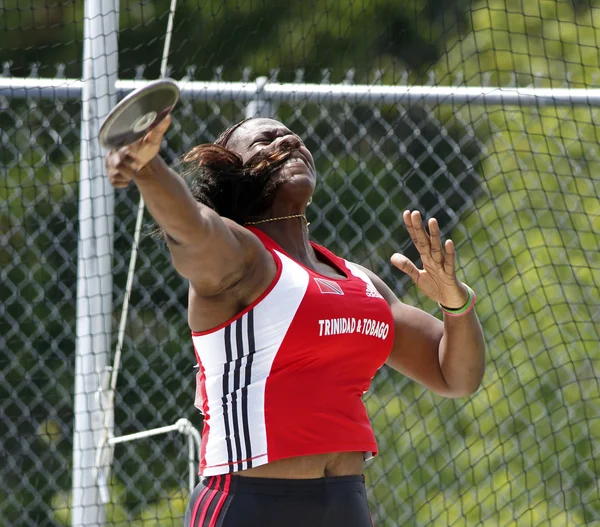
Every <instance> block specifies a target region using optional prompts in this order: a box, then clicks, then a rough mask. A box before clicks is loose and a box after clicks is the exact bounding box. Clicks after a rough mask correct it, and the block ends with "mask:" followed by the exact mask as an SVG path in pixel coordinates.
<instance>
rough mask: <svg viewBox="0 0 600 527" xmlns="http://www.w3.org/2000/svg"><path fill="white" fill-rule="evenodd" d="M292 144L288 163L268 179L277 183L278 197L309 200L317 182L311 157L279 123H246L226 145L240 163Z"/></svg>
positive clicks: (299, 141)
mask: <svg viewBox="0 0 600 527" xmlns="http://www.w3.org/2000/svg"><path fill="white" fill-rule="evenodd" d="M290 141H293V142H296V143H297V145H298V146H297V148H295V149H294V150H293V151H292V153H291V154H290V157H289V159H288V160H287V161H286V162H285V163H284V164H283V165H282V166H280V167H279V168H277V169H276V170H274V171H273V174H272V177H273V178H275V179H277V180H280V181H281V190H280V191H279V192H278V193H279V194H284V195H286V194H287V195H289V196H290V197H292V196H295V197H300V196H302V195H304V194H306V199H307V200H308V198H310V196H312V194H313V192H314V189H315V184H316V180H317V176H316V170H315V162H314V160H313V157H312V154H311V153H310V151H309V150H308V148H306V146H304V143H303V142H302V140H301V139H300V138H299V137H298V136H297V135H296V134H294V133H292V132H291V131H290V130H289V129H288V128H286V127H285V126H284V125H283V124H281V123H280V122H279V121H275V120H273V119H263V118H257V119H250V120H248V121H246V122H245V123H243V124H242V125H240V126H239V128H237V129H236V130H235V131H234V133H233V134H232V135H231V137H230V138H229V141H228V142H227V148H229V149H231V150H233V151H234V152H237V153H238V154H239V155H240V156H241V157H242V159H243V161H244V163H246V162H248V160H249V159H251V158H252V157H254V156H255V155H257V154H259V153H261V152H263V151H273V150H277V149H278V148H280V147H281V146H282V145H283V144H285V143H286V142H290Z"/></svg>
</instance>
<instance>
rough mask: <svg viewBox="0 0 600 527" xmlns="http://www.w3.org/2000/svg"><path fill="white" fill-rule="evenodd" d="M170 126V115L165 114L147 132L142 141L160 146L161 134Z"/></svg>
mask: <svg viewBox="0 0 600 527" xmlns="http://www.w3.org/2000/svg"><path fill="white" fill-rule="evenodd" d="M169 126H171V116H170V115H167V116H166V117H165V118H164V119H163V120H162V121H161V122H160V123H158V124H157V125H156V126H155V127H154V128H153V129H152V130H150V132H148V133H147V134H146V135H145V137H144V139H142V141H143V142H144V143H149V144H151V145H155V146H160V143H161V141H162V138H163V135H165V132H166V131H167V130H168V129H169Z"/></svg>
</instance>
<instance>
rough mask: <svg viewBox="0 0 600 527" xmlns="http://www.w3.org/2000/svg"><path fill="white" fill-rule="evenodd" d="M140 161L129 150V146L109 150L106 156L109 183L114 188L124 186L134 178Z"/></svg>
mask: <svg viewBox="0 0 600 527" xmlns="http://www.w3.org/2000/svg"><path fill="white" fill-rule="evenodd" d="M139 168H140V163H139V161H138V160H137V158H136V157H135V156H134V155H133V154H132V153H131V152H130V149H129V147H123V148H121V149H119V150H111V151H110V152H109V153H108V155H107V156H106V171H107V174H108V179H109V181H110V183H111V185H112V186H113V187H115V188H126V187H127V186H128V185H129V182H130V181H131V180H132V179H133V178H135V176H136V175H137V171H138V169H139Z"/></svg>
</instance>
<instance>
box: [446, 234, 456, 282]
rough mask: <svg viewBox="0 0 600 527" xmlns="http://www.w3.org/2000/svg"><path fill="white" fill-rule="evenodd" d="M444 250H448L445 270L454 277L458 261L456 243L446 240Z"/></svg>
mask: <svg viewBox="0 0 600 527" xmlns="http://www.w3.org/2000/svg"><path fill="white" fill-rule="evenodd" d="M444 248H445V249H446V258H444V269H445V270H446V272H447V273H448V274H449V275H454V272H455V269H454V262H455V260H456V250H455V249H454V242H453V241H452V240H446V243H445V244H444Z"/></svg>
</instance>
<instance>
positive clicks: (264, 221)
mask: <svg viewBox="0 0 600 527" xmlns="http://www.w3.org/2000/svg"><path fill="white" fill-rule="evenodd" d="M293 218H304V221H305V222H306V226H307V227H308V226H309V225H310V222H309V221H308V220H307V219H306V216H305V215H304V214H292V215H291V216H278V217H277V218H267V219H266V220H258V221H247V222H246V223H244V225H258V224H259V223H267V222H269V221H279V220H291V219H293Z"/></svg>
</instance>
